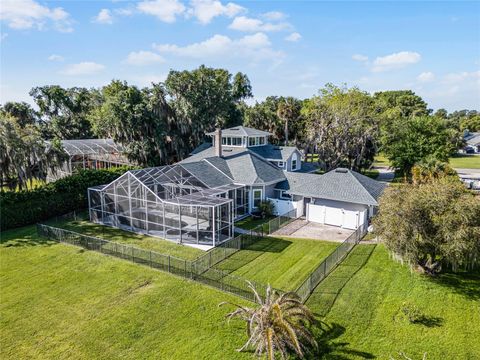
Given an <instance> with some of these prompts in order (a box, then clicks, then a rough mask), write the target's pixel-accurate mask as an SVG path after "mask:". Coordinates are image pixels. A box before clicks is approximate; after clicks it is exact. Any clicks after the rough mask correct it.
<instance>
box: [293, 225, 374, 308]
mask: <svg viewBox="0 0 480 360" xmlns="http://www.w3.org/2000/svg"><path fill="white" fill-rule="evenodd" d="M365 233H366V228H365V226H360V227H359V228H357V230H355V232H354V233H352V234H351V235H350V236H349V237H348V238H347V239H346V240H345V241H344V242H342V243H341V244H340V245H339V246H338V247H337V248H336V249H335V250H334V251H333V252H332V253H331V254H330V255H328V256H327V257H326V259H325V260H323V261H322V262H321V263H320V265H318V267H317V268H316V269H315V270H313V271H312V273H311V274H310V275H309V276H308V278H307V279H305V281H304V282H303V283H302V284H301V285H300V286H299V287H298V289H297V290H296V293H297V294H298V296H300V298H301V299H302V301H303V302H305V301H307V299H308V297H309V296H310V295H311V294H312V292H313V290H315V288H316V287H317V286H318V284H320V282H321V281H322V280H323V279H325V278H326V277H327V275H328V274H329V273H330V272H331V271H332V270H333V269H334V268H335V267H336V266H337V265H338V264H339V263H340V262H341V261H342V260H343V259H345V257H346V256H347V255H348V253H349V252H350V251H351V250H352V249H353V248H354V247H355V245H356V244H358V242H359V241H360V240H361V239H362V237H363V236H364V235H365Z"/></svg>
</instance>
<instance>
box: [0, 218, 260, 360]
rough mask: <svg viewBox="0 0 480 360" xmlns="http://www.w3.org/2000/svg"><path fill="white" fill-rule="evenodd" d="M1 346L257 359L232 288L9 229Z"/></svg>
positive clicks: (0, 248)
mask: <svg viewBox="0 0 480 360" xmlns="http://www.w3.org/2000/svg"><path fill="white" fill-rule="evenodd" d="M1 237H2V243H1V244H0V258H1V262H0V282H1V302H0V353H1V358H2V359H4V360H7V359H12V360H19V359H181V360H185V359H226V358H228V359H251V358H252V356H251V354H248V353H238V352H237V351H235V349H237V348H239V347H240V346H241V345H243V342H244V341H246V338H245V335H244V334H245V329H244V325H243V324H242V323H241V322H239V321H231V322H230V323H229V324H228V323H227V322H226V321H225V319H224V316H225V314H226V313H227V312H228V311H229V310H230V309H231V308H228V307H222V308H219V307H218V304H219V303H220V302H222V301H234V302H236V303H240V304H247V302H246V301H243V300H241V299H239V298H237V297H235V296H233V295H230V294H226V293H223V292H221V291H219V290H215V289H212V288H210V287H207V286H204V285H201V284H197V283H194V282H192V281H189V280H185V279H182V278H178V277H175V276H173V275H170V274H167V273H164V272H161V271H156V270H153V269H150V268H148V267H144V266H141V265H138V264H132V263H130V262H127V261H124V260H121V259H116V258H113V257H109V256H106V255H102V254H99V253H96V252H91V251H85V250H83V249H80V248H78V247H74V246H70V245H64V244H58V243H54V242H50V241H47V240H44V239H39V238H37V236H36V233H35V228H34V227H33V226H30V227H27V228H22V229H18V230H12V231H8V232H4V233H1Z"/></svg>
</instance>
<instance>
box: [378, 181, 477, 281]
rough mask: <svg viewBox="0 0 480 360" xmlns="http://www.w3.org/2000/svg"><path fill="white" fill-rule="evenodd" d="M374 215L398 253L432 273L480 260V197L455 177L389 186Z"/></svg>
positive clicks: (380, 232) (388, 243)
mask: <svg viewBox="0 0 480 360" xmlns="http://www.w3.org/2000/svg"><path fill="white" fill-rule="evenodd" d="M379 206H380V212H379V214H378V215H377V216H376V217H375V218H374V220H373V224H374V228H375V232H376V233H377V234H378V236H380V238H381V239H382V240H383V241H384V242H385V245H386V246H387V248H388V249H389V250H391V251H392V252H393V253H395V254H397V255H399V256H401V257H402V259H404V260H405V261H408V262H409V263H410V264H412V265H413V266H418V267H419V268H420V269H421V270H422V271H425V272H427V273H429V274H435V273H437V272H439V271H440V270H441V268H442V265H443V266H445V265H447V266H449V267H451V268H453V270H458V269H460V268H469V267H473V266H476V265H478V264H479V262H480V201H478V199H476V198H475V196H474V194H472V193H471V192H469V191H468V190H466V189H465V187H464V186H463V184H462V183H461V182H460V181H459V180H458V178H455V177H442V178H439V179H436V180H432V181H428V182H425V183H422V184H420V185H413V184H406V185H403V186H401V187H389V188H387V189H386V190H385V192H384V194H383V195H382V197H381V199H380V205H379Z"/></svg>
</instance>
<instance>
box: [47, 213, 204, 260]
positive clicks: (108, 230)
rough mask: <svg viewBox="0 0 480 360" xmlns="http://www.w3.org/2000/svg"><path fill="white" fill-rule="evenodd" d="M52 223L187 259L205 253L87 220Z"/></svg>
mask: <svg viewBox="0 0 480 360" xmlns="http://www.w3.org/2000/svg"><path fill="white" fill-rule="evenodd" d="M49 224H50V223H49ZM51 225H52V226H55V227H61V228H63V229H67V230H71V231H75V232H78V233H82V234H85V235H89V236H96V237H99V238H101V239H105V240H109V241H115V242H118V243H122V244H129V245H132V246H136V247H139V248H142V249H147V250H152V251H156V252H159V253H162V254H167V255H172V256H176V257H178V258H181V259H186V260H193V259H195V258H197V257H199V256H200V255H203V254H205V252H204V251H202V250H199V249H196V248H193V247H190V246H186V245H180V244H176V243H174V242H172V241H168V240H164V239H160V238H157V237H153V236H147V235H141V234H137V233H133V232H130V231H124V230H121V229H117V228H112V227H108V226H105V225H100V224H94V223H92V222H90V221H87V220H83V221H74V220H64V221H60V222H55V223H51Z"/></svg>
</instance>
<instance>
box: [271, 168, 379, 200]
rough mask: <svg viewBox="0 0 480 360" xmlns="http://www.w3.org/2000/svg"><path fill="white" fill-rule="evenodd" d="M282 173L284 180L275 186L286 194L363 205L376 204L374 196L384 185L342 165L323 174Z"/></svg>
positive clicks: (375, 196) (376, 196) (377, 194)
mask: <svg viewBox="0 0 480 360" xmlns="http://www.w3.org/2000/svg"><path fill="white" fill-rule="evenodd" d="M285 176H286V177H287V181H284V182H282V183H280V184H278V185H277V187H276V188H277V189H281V190H287V193H289V194H293V195H301V196H308V197H315V198H320V199H329V200H336V201H345V202H351V203H356V204H365V205H378V202H377V200H378V198H379V197H380V195H381V194H382V192H383V190H384V189H385V187H386V184H384V183H382V182H379V181H376V180H373V179H370V178H369V177H367V176H364V175H362V174H359V173H357V172H354V171H351V170H348V169H343V168H337V169H335V170H332V171H330V172H328V173H326V174H324V175H316V174H302V173H292V172H286V173H285Z"/></svg>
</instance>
